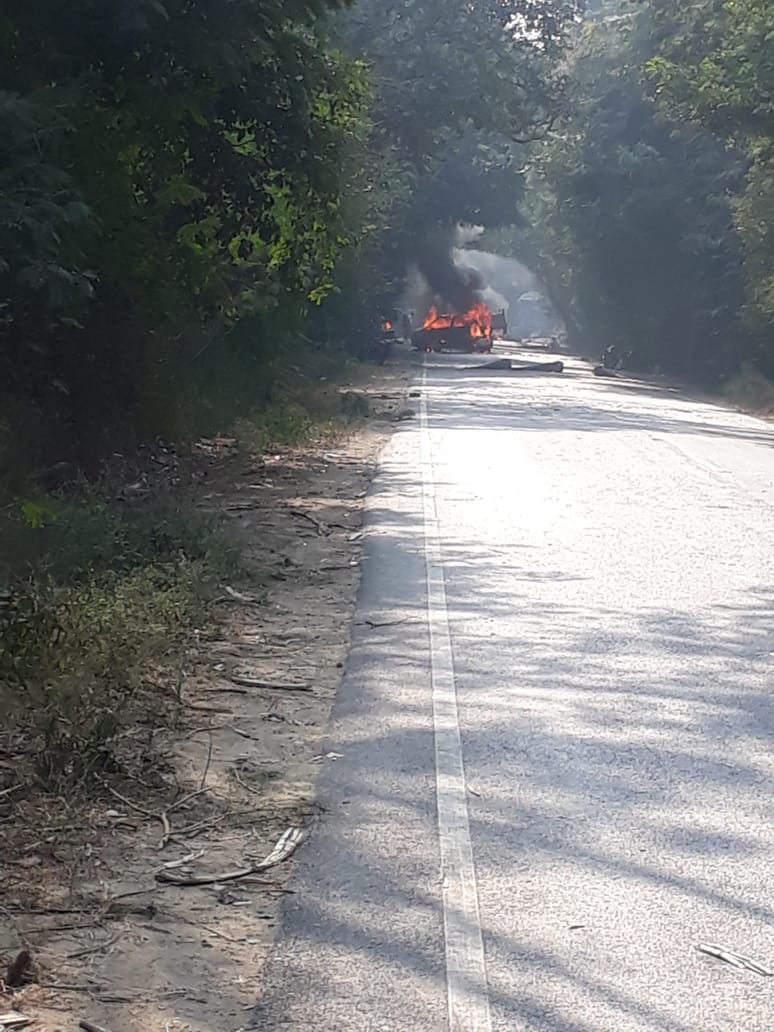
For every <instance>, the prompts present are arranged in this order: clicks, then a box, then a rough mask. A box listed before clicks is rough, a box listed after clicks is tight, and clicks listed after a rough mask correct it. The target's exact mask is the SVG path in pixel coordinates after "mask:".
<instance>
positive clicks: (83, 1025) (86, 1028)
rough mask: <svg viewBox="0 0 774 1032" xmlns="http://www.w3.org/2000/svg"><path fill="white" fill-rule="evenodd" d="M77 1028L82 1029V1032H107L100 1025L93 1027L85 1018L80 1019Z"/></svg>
mask: <svg viewBox="0 0 774 1032" xmlns="http://www.w3.org/2000/svg"><path fill="white" fill-rule="evenodd" d="M78 1028H80V1029H83V1032H108V1030H107V1029H106V1028H103V1027H102V1025H95V1024H93V1022H91V1021H87V1020H86V1018H81V1020H80V1021H79V1022H78Z"/></svg>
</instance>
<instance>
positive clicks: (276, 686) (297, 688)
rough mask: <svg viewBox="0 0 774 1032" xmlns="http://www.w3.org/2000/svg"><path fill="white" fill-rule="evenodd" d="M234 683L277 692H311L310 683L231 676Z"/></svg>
mask: <svg viewBox="0 0 774 1032" xmlns="http://www.w3.org/2000/svg"><path fill="white" fill-rule="evenodd" d="M231 680H232V681H233V682H234V684H238V685H241V686H242V687H243V688H265V689H266V690H267V691H277V692H313V691H314V688H313V687H312V686H311V684H282V683H277V682H274V681H260V680H256V679H255V678H252V677H238V676H237V677H232V678H231Z"/></svg>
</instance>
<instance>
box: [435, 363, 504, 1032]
mask: <svg viewBox="0 0 774 1032" xmlns="http://www.w3.org/2000/svg"><path fill="white" fill-rule="evenodd" d="M419 421H420V449H421V450H420V463H421V472H422V508H423V514H424V529H425V565H426V569H427V620H428V626H429V630H430V664H431V680H432V696H433V729H434V737H435V777H436V790H437V799H438V836H439V839H440V846H441V872H442V878H443V923H444V939H445V943H446V982H447V988H448V1003H449V1029H450V1032H490V1030H491V1028H492V1019H491V1016H490V1012H489V995H488V990H487V980H486V958H485V955H484V941H483V936H482V934H481V917H480V913H479V905H478V887H477V885H476V869H475V865H474V863H473V847H472V846H471V842H470V824H469V821H468V797H467V788H466V785H465V767H464V764H463V760H462V741H461V738H460V725H459V718H458V715H457V689H456V685H455V680H454V656H453V653H452V645H451V634H450V632H449V614H448V610H447V607H446V585H445V581H444V572H443V553H442V550H441V539H440V532H439V526H438V513H437V510H436V503H435V478H434V473H433V456H432V448H431V441H430V426H429V421H428V411H427V368H426V367H425V368H424V369H423V370H422V398H421V401H420V405H419Z"/></svg>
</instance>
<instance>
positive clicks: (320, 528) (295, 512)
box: [290, 509, 328, 537]
mask: <svg viewBox="0 0 774 1032" xmlns="http://www.w3.org/2000/svg"><path fill="white" fill-rule="evenodd" d="M290 515H291V516H295V517H296V518H297V519H299V520H308V521H309V523H311V524H312V526H314V527H316V529H317V533H318V534H319V535H320V537H323V536H324V535H325V534H327V533H328V531H327V529H326V527H325V525H324V524H323V523H322V522H321V521H320V520H318V519H317V517H316V516H312V514H311V513H309V512H302V511H301V509H291V510H290Z"/></svg>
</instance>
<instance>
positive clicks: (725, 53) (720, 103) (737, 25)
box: [497, 0, 774, 382]
mask: <svg viewBox="0 0 774 1032" xmlns="http://www.w3.org/2000/svg"><path fill="white" fill-rule="evenodd" d="M593 7H594V10H593V11H592V12H590V13H589V14H588V16H587V17H586V18H585V19H584V22H583V24H582V26H581V28H580V30H579V32H578V34H577V38H576V40H575V43H574V45H573V48H572V51H571V53H570V54H569V56H568V58H567V59H566V61H565V63H564V68H563V71H564V75H565V77H566V80H567V82H568V90H567V96H568V104H567V106H566V108H565V110H564V112H563V114H562V116H561V118H560V119H559V120H558V121H557V122H556V124H555V126H554V130H553V132H551V133H550V134H549V135H548V136H547V138H546V139H545V140H544V141H543V142H541V143H540V144H539V145H538V146H537V147H535V148H533V149H532V151H531V155H530V160H529V169H530V171H529V174H528V181H527V190H526V203H525V213H526V216H527V220H526V221H527V224H526V225H522V226H520V227H518V228H515V229H511V230H510V231H508V232H506V233H500V234H499V237H498V238H497V239H498V242H499V245H500V246H502V247H505V248H508V249H509V250H511V251H512V252H514V253H516V254H517V255H518V256H519V257H522V258H523V259H524V260H526V261H528V262H531V263H532V264H533V266H534V267H535V268H536V269H537V270H538V272H539V273H540V274H541V275H542V277H543V279H544V281H545V283H546V287H547V291H548V293H549V294H550V295H551V298H552V300H553V301H554V303H555V305H556V306H557V307H558V308H559V309H560V310H561V312H562V314H563V315H564V316H565V319H566V321H567V324H568V330H569V332H570V336H571V337H573V338H574V340H575V342H576V343H577V344H579V345H580V346H581V347H583V348H584V349H586V350H587V351H589V352H590V353H592V354H596V355H599V354H606V356H607V359H608V361H610V362H612V363H614V364H619V363H620V364H624V365H628V366H631V367H634V368H640V369H646V368H653V367H660V368H662V369H664V370H668V371H671V372H677V373H681V374H687V375H690V376H691V377H692V378H694V379H698V380H702V381H705V382H713V381H714V382H718V381H720V380H723V379H724V378H726V377H727V376H729V375H730V374H733V373H734V372H735V371H736V370H738V369H739V368H740V366H741V365H743V364H744V362H745V361H746V360H748V359H755V360H756V361H757V363H758V364H759V366H760V367H761V368H762V369H763V370H764V371H765V372H767V373H768V374H769V375H771V374H772V373H774V348H772V346H771V342H770V336H771V326H772V321H774V274H773V273H772V268H774V261H772V259H774V216H772V211H774V117H773V116H774V106H772V99H771V98H772V86H774V50H772V46H771V41H772V39H773V38H774V13H772V9H771V7H770V5H767V4H766V3H765V2H763V0H741V2H739V0H693V2H689V3H685V4H673V3H669V2H667V0H647V2H636V3H635V2H632V0H603V2H601V3H597V4H595V5H593Z"/></svg>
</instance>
